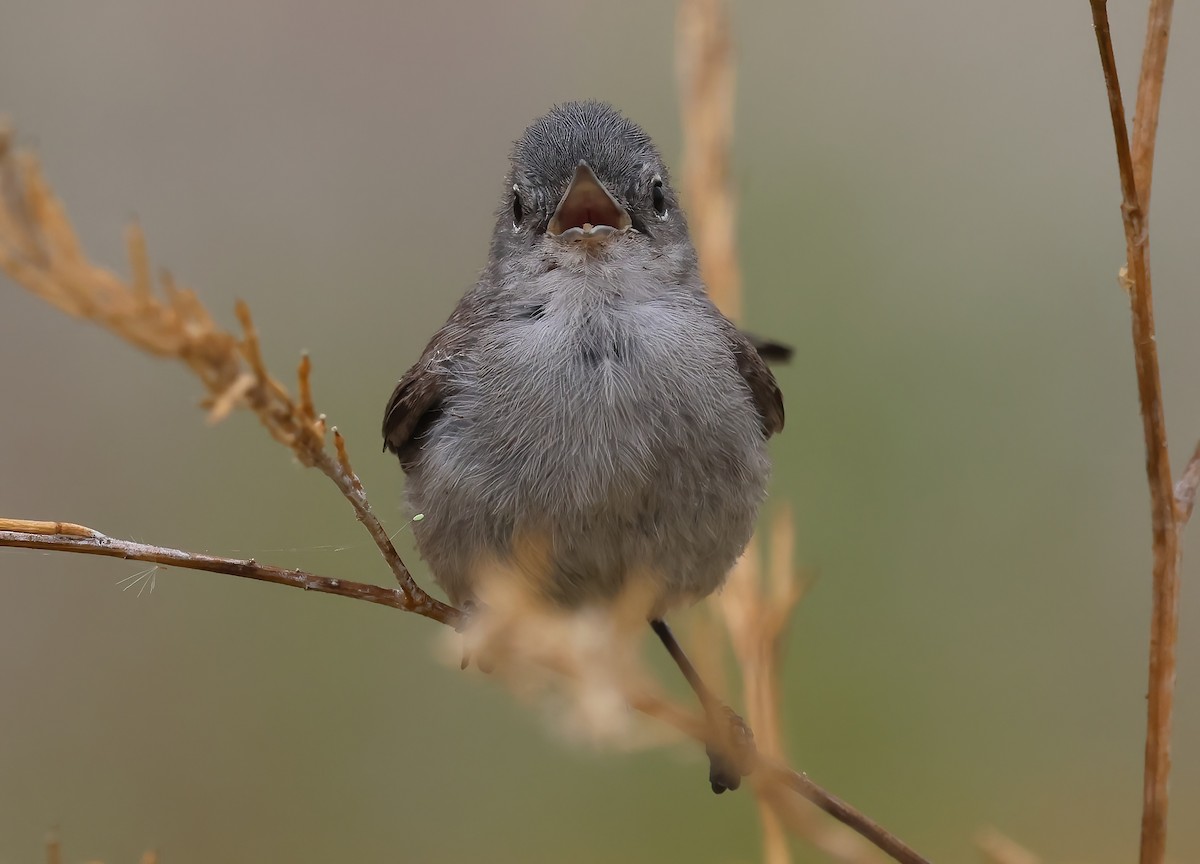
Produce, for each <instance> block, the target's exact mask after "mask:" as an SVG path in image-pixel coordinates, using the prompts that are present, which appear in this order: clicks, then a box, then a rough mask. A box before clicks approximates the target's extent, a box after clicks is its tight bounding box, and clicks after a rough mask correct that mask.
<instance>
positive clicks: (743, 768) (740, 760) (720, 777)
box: [705, 705, 758, 795]
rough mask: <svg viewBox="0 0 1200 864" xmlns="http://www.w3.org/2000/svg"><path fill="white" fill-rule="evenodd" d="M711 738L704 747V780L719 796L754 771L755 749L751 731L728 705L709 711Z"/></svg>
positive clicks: (737, 784) (756, 752) (738, 784)
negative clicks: (706, 758)
mask: <svg viewBox="0 0 1200 864" xmlns="http://www.w3.org/2000/svg"><path fill="white" fill-rule="evenodd" d="M709 725H710V727H711V734H712V741H713V742H717V743H709V744H707V745H706V746H705V752H707V753H708V765H709V769H708V782H709V784H711V786H712V790H713V792H715V793H716V794H717V795H720V794H721V793H722V792H724V791H726V790H727V789H729V790H732V789H737V788H738V787H739V786H741V785H742V778H743V777H745V776H746V775H748V774H749V773H750V772H751V771H753V770H754V762H755V760H756V759H757V757H758V748H757V747H755V746H754V731H753V730H752V729H751V728H750V726H749V725H748V724H747V723H746V721H745V720H743V719H742V718H741V717H740V716H739V715H738V714H737V712H735V711H734V710H733V709H732V708H730V707H729V706H728V705H718V706H716V707H714V708H713V709H712V710H710V711H709Z"/></svg>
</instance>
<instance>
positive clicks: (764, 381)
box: [727, 324, 783, 438]
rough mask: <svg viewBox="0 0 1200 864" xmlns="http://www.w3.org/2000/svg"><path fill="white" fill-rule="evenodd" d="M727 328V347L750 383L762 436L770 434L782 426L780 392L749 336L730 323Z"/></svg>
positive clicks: (743, 375) (769, 435)
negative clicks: (728, 346)
mask: <svg viewBox="0 0 1200 864" xmlns="http://www.w3.org/2000/svg"><path fill="white" fill-rule="evenodd" d="M727 332H728V338H729V345H730V348H732V349H733V354H734V357H736V358H737V369H738V372H740V373H742V377H743V378H744V379H745V380H746V384H747V385H748V386H749V387H750V395H751V396H752V397H753V398H754V407H755V408H757V409H758V416H759V419H760V420H761V421H762V429H763V436H764V437H766V438H770V437H771V436H772V435H774V434H775V433H776V432H779V431H781V430H782V429H783V393H781V392H780V391H779V385H778V384H776V383H775V376H774V375H773V374H772V373H771V369H770V367H768V366H767V363H766V361H765V360H764V359H763V357H762V354H761V353H760V352H759V350H758V349H757V348H756V347H755V345H754V344H753V343H752V342H751V341H750V339H748V338H747V337H746V335H745V334H744V333H742V332H741V331H739V330H738V329H737V328H735V327H734V326H733V325H732V324H731V325H730V326H729V329H728V331H727Z"/></svg>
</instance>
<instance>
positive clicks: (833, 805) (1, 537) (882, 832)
mask: <svg viewBox="0 0 1200 864" xmlns="http://www.w3.org/2000/svg"><path fill="white" fill-rule="evenodd" d="M5 524H24V525H31V526H37V525H44V526H51V525H55V524H58V523H50V522H46V523H28V522H25V521H24V520H5ZM76 527H77V528H83V526H76ZM83 530H84V531H86V532H88V533H87V534H86V535H84V536H80V534H79V533H74V534H46V533H32V532H28V531H27V532H21V531H3V530H0V547H3V546H8V547H15V548H22V549H43V550H48V551H54V552H75V553H80V554H84V555H101V556H105V557H108V558H122V559H125V560H130V561H145V562H147V563H151V564H164V565H170V566H174V567H181V568H185V569H189V570H201V571H207V572H210V573H223V574H226V575H229V576H239V577H241V578H244V579H255V580H257V581H260V582H270V583H272V584H274V585H286V586H289V587H292V588H301V589H303V590H305V591H315V592H317V593H321V594H334V595H337V596H339V597H349V598H351V599H353V600H363V601H366V602H368V603H375V604H378V605H380V606H387V607H388V608H391V609H398V610H400V611H403V612H416V613H417V614H419V615H424V616H425V617H427V618H430V619H432V620H434V621H438V622H440V623H442V624H446V625H448V626H451V627H453V626H455V625H456V624H457V623H458V618H457V615H458V613H457V611H456V610H453V609H451V610H450V611H451V613H453V614H451V615H449V616H447V615H443V614H440V613H438V612H436V611H430V610H423V609H419V608H414V607H413V606H412V605H411V603H410V602H409V599H408V598H407V597H406V596H405V595H404V592H403V591H401V590H400V589H398V588H382V587H380V586H378V585H368V584H365V583H362V582H351V581H348V580H345V579H331V578H328V577H325V576H318V575H316V574H314V573H309V572H307V571H304V570H295V569H285V568H283V567H275V566H272V565H270V564H260V563H258V562H257V561H255V560H254V559H253V558H250V559H240V558H222V557H220V556H216V555H202V554H198V553H195V552H185V551H183V550H180V549H171V548H168V547H165V546H152V545H149V544H145V543H133V542H131V541H127V540H118V539H116V538H114V537H109V536H107V535H105V534H102V533H100V532H99V531H96V530H94V529H91V528H83ZM446 608H449V607H446ZM633 702H634V707H635V708H636V709H637V710H639V711H642V712H643V713H645V714H648V715H650V716H654V717H657V718H659V719H661V720H663V721H664V722H667V723H669V724H670V725H672V726H674V727H675V728H676V729H678V730H679V731H681V732H683V733H684V734H686V735H689V736H690V737H692V738H695V739H696V740H697V741H701V742H705V741H706V739H707V734H708V728H707V724H705V722H704V721H703V720H701V719H699V718H696V717H692V716H691V715H687V714H681V713H680V712H679V711H678V710H676V709H673V708H672V707H671V706H670V705H669V704H667V703H664V702H662V700H659V699H656V698H654V697H652V696H649V695H646V696H644V697H643V698H640V699H635V700H633ZM759 772H762V773H763V774H764V775H765V779H766V780H768V781H769V782H774V783H778V784H779V785H781V786H783V787H785V788H788V789H791V790H792V791H794V792H795V793H797V794H798V795H800V796H801V797H803V798H805V799H807V800H808V801H811V802H812V803H814V804H816V805H817V806H818V807H820V808H821V809H822V810H824V811H825V812H826V813H828V814H829V815H831V816H833V817H834V818H835V819H837V820H838V821H840V822H843V823H845V824H846V825H848V826H850V827H851V828H853V829H854V830H855V831H857V832H858V833H860V834H862V836H863V837H865V838H867V839H868V840H870V841H871V842H872V843H874V844H875V845H876V846H878V847H879V848H880V849H882V850H883V851H884V852H886V853H887V854H889V855H891V856H892V857H893V858H894V859H895V860H896V861H899V862H901V864H929V862H928V861H927V860H926V859H925V858H923V857H921V856H920V855H918V854H917V853H916V852H915V851H913V850H912V849H911V848H909V847H908V846H907V845H905V844H904V843H903V842H901V841H900V840H899V839H898V838H897V837H895V835H893V834H891V833H890V832H889V831H887V830H886V829H884V828H883V827H882V826H880V825H879V824H878V823H876V822H875V821H874V820H872V819H869V818H868V817H867V816H865V815H863V814H862V813H860V812H859V811H858V810H856V809H855V808H854V807H852V806H850V805H849V804H847V803H846V802H845V801H843V800H842V799H840V798H838V797H837V796H836V795H834V794H832V793H831V792H829V791H827V790H825V789H824V788H822V787H821V786H820V785H818V784H817V783H814V782H813V781H812V780H810V779H809V778H808V777H807V776H806V775H804V774H801V773H799V772H797V771H794V770H793V769H791V768H789V767H788V766H786V765H784V764H782V763H780V762H777V761H775V760H772V759H768V758H767V757H760V758H759V759H758V763H757V765H756V766H755V773H759Z"/></svg>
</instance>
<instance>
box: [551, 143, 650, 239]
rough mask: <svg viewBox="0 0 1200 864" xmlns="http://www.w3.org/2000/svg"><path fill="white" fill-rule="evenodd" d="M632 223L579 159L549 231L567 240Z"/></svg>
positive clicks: (601, 233) (599, 234)
mask: <svg viewBox="0 0 1200 864" xmlns="http://www.w3.org/2000/svg"><path fill="white" fill-rule="evenodd" d="M632 224H633V220H632V219H630V218H629V213H628V211H626V209H625V208H624V207H622V206H621V205H620V204H618V203H617V199H616V198H614V197H613V196H612V194H611V193H610V192H609V191H608V190H607V189H605V188H604V184H603V183H601V182H600V181H599V180H597V179H596V175H595V174H594V173H592V169H591V168H589V167H588V164H587V162H584V161H582V160H580V162H579V167H578V168H576V169H575V176H574V177H572V178H571V185H570V186H568V187H567V193H566V194H565V195H563V197H562V200H561V201H559V202H558V207H557V208H556V209H555V211H554V215H553V216H551V217H550V224H549V225H547V226H546V233H547V234H549V235H551V236H552V237H561V238H563V239H565V240H582V239H586V238H592V237H607V236H610V235H612V234H615V233H617V232H618V231H624V230H626V229H627V228H629V227H630V226H631V225H632Z"/></svg>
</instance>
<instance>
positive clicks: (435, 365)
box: [383, 312, 467, 465]
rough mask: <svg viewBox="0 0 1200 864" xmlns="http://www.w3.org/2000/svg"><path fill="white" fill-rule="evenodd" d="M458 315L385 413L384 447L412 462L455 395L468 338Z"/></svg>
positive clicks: (403, 461) (398, 388) (411, 371)
mask: <svg viewBox="0 0 1200 864" xmlns="http://www.w3.org/2000/svg"><path fill="white" fill-rule="evenodd" d="M458 319H459V315H458V312H456V314H455V315H454V316H453V317H451V319H450V321H448V322H447V323H446V325H445V326H444V327H443V328H442V329H441V330H439V331H438V332H437V333H436V334H434V337H433V338H432V339H430V340H429V344H428V345H426V346H425V350H424V352H422V354H421V359H419V360H418V361H417V362H416V363H414V364H413V365H412V368H411V369H409V370H408V371H407V372H405V373H404V377H402V378H401V379H400V381H399V382H398V383H397V384H396V389H395V390H393V391H392V397H391V398H390V399H388V403H387V408H385V409H384V412H383V447H384V449H385V450H391V451H392V452H393V453H395V454H396V455H397V456H399V457H400V462H401V464H402V465H407V464H408V463H409V462H410V461H412V455H413V453H414V451H415V450H416V449H418V448H419V447H420V438H421V436H422V435H423V434H424V432H425V431H426V430H427V429H428V428H429V425H430V424H431V423H432V422H433V421H434V420H436V419H437V417H438V415H439V413H440V412H441V409H442V404H443V402H444V401H445V400H446V399H447V398H448V397H449V396H451V395H452V394H453V386H454V385H453V380H452V378H453V376H452V365H453V362H454V359H455V357H456V356H458V354H459V352H460V351H461V349H462V347H463V345H462V342H463V341H464V339H465V337H466V332H467V331H466V330H465V329H464V328H463V327H462V325H461V322H460V321H459V320H458Z"/></svg>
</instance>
